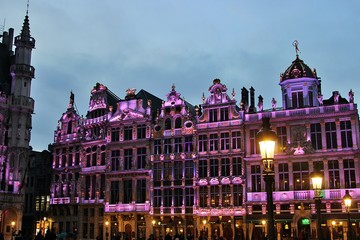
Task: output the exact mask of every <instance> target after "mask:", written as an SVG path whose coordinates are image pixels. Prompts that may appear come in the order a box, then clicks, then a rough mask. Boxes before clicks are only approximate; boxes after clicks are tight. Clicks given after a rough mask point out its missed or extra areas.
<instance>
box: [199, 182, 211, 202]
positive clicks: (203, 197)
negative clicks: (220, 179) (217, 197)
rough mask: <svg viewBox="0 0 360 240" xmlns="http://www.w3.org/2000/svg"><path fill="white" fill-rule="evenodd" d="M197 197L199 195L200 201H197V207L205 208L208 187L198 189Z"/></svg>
mask: <svg viewBox="0 0 360 240" xmlns="http://www.w3.org/2000/svg"><path fill="white" fill-rule="evenodd" d="M199 195H200V200H199V206H200V207H207V205H208V204H207V199H208V197H209V195H208V187H207V186H200V187H199Z"/></svg>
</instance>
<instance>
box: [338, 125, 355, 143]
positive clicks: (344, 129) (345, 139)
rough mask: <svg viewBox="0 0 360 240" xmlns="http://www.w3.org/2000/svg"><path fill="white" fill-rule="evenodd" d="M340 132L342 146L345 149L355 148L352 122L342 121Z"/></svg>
mask: <svg viewBox="0 0 360 240" xmlns="http://www.w3.org/2000/svg"><path fill="white" fill-rule="evenodd" d="M340 132H341V146H342V147H343V148H351V147H352V146H353V143H352V131H351V121H341V122H340Z"/></svg>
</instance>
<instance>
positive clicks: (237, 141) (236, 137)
mask: <svg viewBox="0 0 360 240" xmlns="http://www.w3.org/2000/svg"><path fill="white" fill-rule="evenodd" d="M231 140H232V149H241V132H240V131H236V132H232V133H231Z"/></svg>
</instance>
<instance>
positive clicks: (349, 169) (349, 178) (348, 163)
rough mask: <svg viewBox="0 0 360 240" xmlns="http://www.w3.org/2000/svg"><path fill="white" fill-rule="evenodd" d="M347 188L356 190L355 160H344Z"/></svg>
mask: <svg viewBox="0 0 360 240" xmlns="http://www.w3.org/2000/svg"><path fill="white" fill-rule="evenodd" d="M344 178H345V188H356V178H355V164H354V160H353V159H344Z"/></svg>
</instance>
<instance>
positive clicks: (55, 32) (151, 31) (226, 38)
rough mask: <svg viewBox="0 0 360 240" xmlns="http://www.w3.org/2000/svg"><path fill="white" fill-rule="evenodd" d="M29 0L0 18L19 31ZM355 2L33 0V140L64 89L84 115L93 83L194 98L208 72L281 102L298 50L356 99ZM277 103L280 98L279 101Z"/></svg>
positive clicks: (49, 122)
mask: <svg viewBox="0 0 360 240" xmlns="http://www.w3.org/2000/svg"><path fill="white" fill-rule="evenodd" d="M26 5H27V1H26V0H2V3H1V7H0V25H4V24H5V30H8V29H9V28H10V27H12V28H14V30H15V36H17V35H19V33H20V30H21V27H22V25H23V20H24V17H25V14H26V9H27V7H26ZM359 11H360V1H359V0H347V1H328V0H317V1H310V0H304V1H289V0H275V1H265V0H259V1H243V0H191V1H190V0H177V1H176V0H153V1H150V0H116V1H115V0H101V1H95V0H94V1H91V0H61V1H51V0H31V1H30V6H29V19H30V30H31V35H32V37H34V38H35V39H36V49H34V50H33V55H32V65H33V66H34V67H35V69H36V71H35V75H36V79H34V80H33V81H32V94H31V95H32V97H33V98H34V99H35V114H34V115H33V129H32V138H31V142H30V145H31V146H32V147H33V149H34V150H38V151H42V150H45V149H47V146H48V144H50V143H53V136H54V130H55V129H56V126H57V121H58V120H59V119H60V117H61V115H62V113H63V112H65V111H66V108H67V106H68V102H69V96H70V91H73V93H74V94H75V104H76V107H77V109H78V112H79V114H80V115H84V116H85V115H86V113H87V110H88V104H89V99H90V91H91V89H92V88H93V86H95V84H96V83H97V82H99V83H102V84H104V85H106V86H107V87H108V88H109V89H110V90H111V91H112V92H114V93H115V94H117V95H118V96H119V97H120V98H124V97H125V91H126V89H128V88H136V89H137V91H139V90H141V89H145V90H146V91H148V92H150V93H152V94H154V95H156V96H158V97H160V98H162V99H165V98H166V94H167V93H169V91H170V90H171V86H172V84H175V86H176V90H177V91H178V92H180V93H181V96H182V97H184V98H185V100H187V101H188V102H190V103H191V104H193V105H198V104H201V96H202V94H203V93H205V96H206V97H207V96H208V94H209V93H208V88H209V87H210V86H211V85H212V81H213V79H214V78H220V79H221V82H222V83H223V84H226V86H227V88H228V93H229V95H231V92H232V89H233V88H234V89H235V92H236V100H237V101H238V103H239V101H240V92H241V88H242V87H246V88H250V87H251V86H252V87H254V88H255V96H256V101H257V96H258V95H262V96H263V98H264V108H270V106H271V103H270V101H271V98H272V97H274V98H275V99H276V100H277V102H278V107H281V92H280V86H279V77H280V73H282V72H284V71H285V70H286V68H287V67H288V66H289V65H290V64H291V62H292V61H293V60H294V59H295V49H294V47H293V46H292V43H293V42H294V40H297V41H298V42H299V50H300V53H299V56H300V58H301V59H302V60H304V62H305V63H306V64H307V65H308V66H309V67H311V68H316V70H317V74H318V76H319V77H321V79H322V94H323V95H324V99H327V98H329V97H330V96H331V94H332V91H335V90H337V91H339V92H340V94H341V95H342V96H343V97H345V98H347V95H348V92H349V90H350V88H351V89H352V90H353V91H354V92H355V102H356V103H358V102H359V101H358V99H360V81H359V76H358V72H359V70H360V47H359V37H360V17H359ZM279 103H280V104H279Z"/></svg>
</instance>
